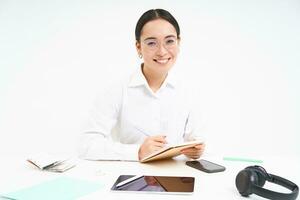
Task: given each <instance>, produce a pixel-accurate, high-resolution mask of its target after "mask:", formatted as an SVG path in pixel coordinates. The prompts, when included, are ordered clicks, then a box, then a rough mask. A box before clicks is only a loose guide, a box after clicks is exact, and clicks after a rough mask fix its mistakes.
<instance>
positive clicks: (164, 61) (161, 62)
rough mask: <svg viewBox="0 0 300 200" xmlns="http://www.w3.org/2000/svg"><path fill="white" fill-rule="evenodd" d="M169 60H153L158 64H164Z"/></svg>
mask: <svg viewBox="0 0 300 200" xmlns="http://www.w3.org/2000/svg"><path fill="white" fill-rule="evenodd" d="M170 59H171V58H159V59H153V60H154V61H155V62H157V63H159V64H166V63H167V62H168V61H169V60H170Z"/></svg>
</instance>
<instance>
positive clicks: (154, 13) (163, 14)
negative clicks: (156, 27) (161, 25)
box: [135, 9, 180, 42]
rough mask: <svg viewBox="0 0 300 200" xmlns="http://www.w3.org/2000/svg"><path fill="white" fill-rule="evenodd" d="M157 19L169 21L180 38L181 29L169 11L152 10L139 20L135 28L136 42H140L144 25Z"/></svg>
mask: <svg viewBox="0 0 300 200" xmlns="http://www.w3.org/2000/svg"><path fill="white" fill-rule="evenodd" d="M155 19H164V20H166V21H168V22H169V23H170V24H172V25H173V26H174V28H175V30H176V33H177V37H178V38H179V37H180V28H179V25H178V23H177V21H176V19H175V18H174V17H173V16H172V15H171V13H169V12H168V11H166V10H164V9H151V10H148V11H146V12H145V13H144V14H143V15H142V16H141V17H140V19H139V20H138V22H137V24H136V27H135V39H136V41H138V42H139V41H140V37H141V32H142V29H143V27H144V25H145V24H146V23H147V22H149V21H152V20H155Z"/></svg>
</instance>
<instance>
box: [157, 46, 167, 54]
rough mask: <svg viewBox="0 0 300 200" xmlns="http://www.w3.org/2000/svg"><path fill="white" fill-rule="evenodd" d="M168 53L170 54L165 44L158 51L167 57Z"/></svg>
mask: <svg viewBox="0 0 300 200" xmlns="http://www.w3.org/2000/svg"><path fill="white" fill-rule="evenodd" d="M166 53H168V50H167V49H166V47H165V46H164V45H163V44H159V45H158V49H157V54H158V55H165V54H166Z"/></svg>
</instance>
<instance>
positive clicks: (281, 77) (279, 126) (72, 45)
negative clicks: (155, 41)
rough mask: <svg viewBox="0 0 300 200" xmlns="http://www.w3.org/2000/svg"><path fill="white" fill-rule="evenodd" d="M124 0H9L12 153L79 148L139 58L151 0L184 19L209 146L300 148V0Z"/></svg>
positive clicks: (184, 53)
mask: <svg viewBox="0 0 300 200" xmlns="http://www.w3.org/2000/svg"><path fill="white" fill-rule="evenodd" d="M124 2H125V1H124ZM124 2H123V1H96V0H94V1H73V0H72V1H71V0H70V1H33V0H28V1H9V0H7V1H5V0H0V152H1V153H18V154H27V153H31V152H40V151H43V152H58V153H59V152H64V153H65V152H73V151H74V150H75V146H76V143H77V140H78V136H79V134H80V131H81V126H82V124H83V122H84V121H85V119H86V117H87V114H88V111H89V109H90V108H91V106H92V103H93V101H94V99H95V96H96V94H97V92H98V91H100V90H103V89H104V88H106V87H108V85H109V84H110V83H112V82H114V81H118V80H119V79H120V78H121V77H123V75H124V74H129V73H131V72H132V71H133V70H135V69H136V68H137V67H138V66H139V63H140V60H139V59H138V56H137V53H136V50H135V46H134V44H135V38H134V29H135V24H136V22H137V20H138V18H139V17H140V15H141V14H142V13H143V12H145V11H146V10H148V9H150V8H164V9H167V10H169V11H170V12H171V13H172V14H173V15H174V16H175V18H176V19H177V20H178V22H179V24H180V27H181V30H182V33H181V37H182V43H181V52H180V58H179V60H178V65H177V66H176V68H177V70H178V71H179V72H180V73H181V74H183V75H184V76H185V77H186V79H185V80H186V81H187V82H189V83H193V84H195V86H196V87H197V89H198V92H197V96H198V99H197V101H198V102H199V104H200V105H201V106H202V108H203V111H205V112H206V113H207V130H208V135H207V151H208V152H213V153H215V154H217V155H225V156H241V155H250V156H253V157H259V156H260V155H271V154H273V155H277V154H289V155H291V154H299V153H300V150H299V146H300V136H299V133H300V123H299V122H300V103H299V102H300V92H299V91H300V78H299V77H300V2H299V1H297V0H295V1H292V0H285V1H280V0H278V1H275V0H274V1H271V0H270V1H267V0H257V1H253V0H251V1H240V0H236V1H221V0H220V1H202V0H197V1H196V0H195V1H179V0H178V1H174V0H170V1H163V0H160V1H153V0H152V1H149V2H148V3H146V2H142V1H126V3H124Z"/></svg>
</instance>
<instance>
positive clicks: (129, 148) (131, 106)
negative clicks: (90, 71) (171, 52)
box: [79, 68, 203, 161]
mask: <svg viewBox="0 0 300 200" xmlns="http://www.w3.org/2000/svg"><path fill="white" fill-rule="evenodd" d="M192 100H193V98H192V95H191V93H190V92H189V90H188V88H184V87H183V84H181V83H180V82H179V80H178V79H176V78H175V76H174V74H173V73H172V72H171V71H170V72H169V73H168V76H167V78H166V79H165V81H164V83H163V84H162V86H161V87H160V88H159V90H158V91H157V92H155V93H154V92H153V91H152V90H151V89H150V87H149V85H148V83H147V81H146V79H145V77H144V75H143V73H142V70H141V68H139V69H138V70H137V71H136V72H135V73H134V74H132V76H131V77H129V79H127V80H125V81H122V83H121V84H116V85H114V86H112V87H110V88H108V90H106V92H104V93H103V94H102V95H99V98H98V99H97V101H96V103H95V106H94V108H93V109H92V112H91V114H90V118H89V120H88V123H87V126H86V128H85V129H84V133H83V135H82V138H81V141H80V148H79V154H80V157H81V158H83V159H89V160H134V161H137V160H138V150H139V147H140V145H141V144H142V143H143V141H144V139H145V138H146V137H147V136H154V135H159V134H163V135H166V136H167V137H166V140H167V142H168V144H172V143H180V142H183V141H190V140H194V139H203V137H201V135H202V131H201V129H202V128H203V121H202V119H201V118H200V115H199V114H200V113H199V111H198V110H197V109H196V107H195V105H194V104H193V103H192Z"/></svg>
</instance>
